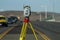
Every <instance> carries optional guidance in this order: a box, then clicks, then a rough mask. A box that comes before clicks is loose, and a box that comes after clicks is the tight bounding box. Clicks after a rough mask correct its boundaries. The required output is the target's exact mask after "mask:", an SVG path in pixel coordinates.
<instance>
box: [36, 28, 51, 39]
mask: <svg viewBox="0 0 60 40" xmlns="http://www.w3.org/2000/svg"><path fill="white" fill-rule="evenodd" d="M35 31H36V32H37V33H39V34H40V36H41V37H42V38H43V39H44V40H51V39H50V38H49V37H47V36H46V35H45V34H44V33H42V32H40V31H38V30H36V29H35Z"/></svg>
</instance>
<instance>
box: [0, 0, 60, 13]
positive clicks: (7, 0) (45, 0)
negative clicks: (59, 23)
mask: <svg viewBox="0 0 60 40" xmlns="http://www.w3.org/2000/svg"><path fill="white" fill-rule="evenodd" d="M23 5H30V6H31V10H32V11H36V12H41V11H48V12H57V13H60V0H0V11H7V10H18V11H22V10H23Z"/></svg>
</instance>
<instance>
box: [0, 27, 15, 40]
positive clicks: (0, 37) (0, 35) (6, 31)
mask: <svg viewBox="0 0 60 40" xmlns="http://www.w3.org/2000/svg"><path fill="white" fill-rule="evenodd" d="M13 28H15V27H11V28H8V29H7V30H5V31H4V32H3V33H1V34H0V40H1V39H2V38H3V37H4V36H5V35H6V34H7V33H8V32H10V31H11V30H12V29H13Z"/></svg>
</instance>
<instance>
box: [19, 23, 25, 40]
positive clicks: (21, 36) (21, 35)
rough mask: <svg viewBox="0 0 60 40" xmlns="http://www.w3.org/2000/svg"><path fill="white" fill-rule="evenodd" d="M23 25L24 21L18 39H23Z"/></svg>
mask: <svg viewBox="0 0 60 40" xmlns="http://www.w3.org/2000/svg"><path fill="white" fill-rule="evenodd" d="M24 27H25V23H24V22H23V25H22V30H21V34H20V38H19V40H23V32H24Z"/></svg>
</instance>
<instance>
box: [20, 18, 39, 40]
mask: <svg viewBox="0 0 60 40" xmlns="http://www.w3.org/2000/svg"><path fill="white" fill-rule="evenodd" d="M28 24H29V25H30V26H28ZM28 27H29V28H31V30H32V32H33V34H34V37H35V39H36V40H38V38H37V35H36V32H35V30H34V28H33V26H32V24H31V22H30V21H29V19H28V18H25V19H24V21H23V26H22V30H21V34H20V39H19V40H25V37H26V32H27V28H28Z"/></svg>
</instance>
